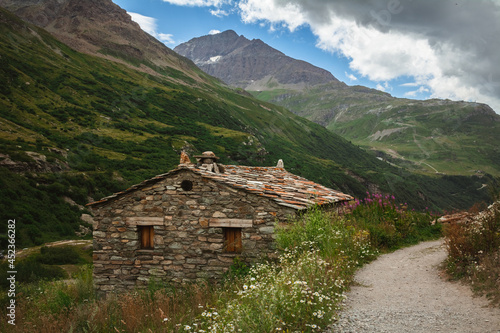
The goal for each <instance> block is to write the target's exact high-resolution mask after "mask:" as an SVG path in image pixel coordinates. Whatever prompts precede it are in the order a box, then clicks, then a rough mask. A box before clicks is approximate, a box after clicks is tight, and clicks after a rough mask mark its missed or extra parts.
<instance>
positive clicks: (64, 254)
mask: <svg viewBox="0 0 500 333" xmlns="http://www.w3.org/2000/svg"><path fill="white" fill-rule="evenodd" d="M37 260H38V261H40V262H41V263H42V264H46V265H68V264H73V265H76V264H78V263H81V261H82V258H81V257H80V254H78V252H77V251H76V250H75V248H74V247H73V246H57V247H56V246H54V247H47V246H43V247H42V248H41V249H40V255H39V256H38V257H37Z"/></svg>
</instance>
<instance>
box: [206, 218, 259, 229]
mask: <svg viewBox="0 0 500 333" xmlns="http://www.w3.org/2000/svg"><path fill="white" fill-rule="evenodd" d="M208 226H209V227H219V228H221V227H222V228H251V227H252V226H253V220H251V219H210V222H209V224H208Z"/></svg>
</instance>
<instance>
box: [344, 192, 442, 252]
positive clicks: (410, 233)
mask: <svg viewBox="0 0 500 333" xmlns="http://www.w3.org/2000/svg"><path fill="white" fill-rule="evenodd" d="M367 195H368V196H367V198H366V199H364V200H362V201H359V200H356V201H354V202H353V203H348V204H346V207H345V208H346V210H347V211H348V212H350V214H348V215H347V216H348V218H349V219H350V223H351V224H352V225H354V226H356V227H358V228H359V229H364V230H368V231H369V233H370V241H371V243H372V245H373V246H375V247H376V248H379V249H383V250H395V249H397V248H399V247H401V246H405V245H412V244H416V243H418V242H420V241H424V240H430V239H436V238H439V237H441V235H442V233H441V225H440V224H438V223H433V220H434V219H435V218H434V217H433V216H432V214H430V213H429V212H428V211H427V212H425V213H421V212H416V211H414V210H411V211H410V210H409V209H408V206H407V205H406V204H399V205H398V204H396V199H395V197H394V196H389V195H386V196H383V195H381V194H370V193H367Z"/></svg>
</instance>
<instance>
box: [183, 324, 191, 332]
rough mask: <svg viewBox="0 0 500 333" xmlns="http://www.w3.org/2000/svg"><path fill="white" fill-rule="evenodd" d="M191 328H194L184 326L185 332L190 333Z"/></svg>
mask: <svg viewBox="0 0 500 333" xmlns="http://www.w3.org/2000/svg"><path fill="white" fill-rule="evenodd" d="M191 328H192V327H191V326H189V325H186V326H184V331H189V330H191Z"/></svg>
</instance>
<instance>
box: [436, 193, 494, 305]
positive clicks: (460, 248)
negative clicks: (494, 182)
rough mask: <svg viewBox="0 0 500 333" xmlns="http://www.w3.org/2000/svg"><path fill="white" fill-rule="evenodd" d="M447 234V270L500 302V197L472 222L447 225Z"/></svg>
mask: <svg viewBox="0 0 500 333" xmlns="http://www.w3.org/2000/svg"><path fill="white" fill-rule="evenodd" d="M445 236H446V238H445V240H446V246H447V249H448V258H447V260H446V270H447V272H448V274H450V276H451V277H452V278H455V279H460V278H463V279H467V280H469V281H470V282H471V283H472V285H473V286H474V290H475V291H476V292H478V293H480V294H485V295H486V296H488V297H489V298H490V299H491V301H492V302H493V303H494V304H500V201H498V202H496V203H495V204H493V205H492V206H490V207H489V208H488V209H486V210H484V211H483V212H480V213H478V214H477V215H476V216H475V217H474V218H473V219H472V221H471V222H468V223H456V224H452V225H449V226H447V227H446V228H445Z"/></svg>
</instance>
